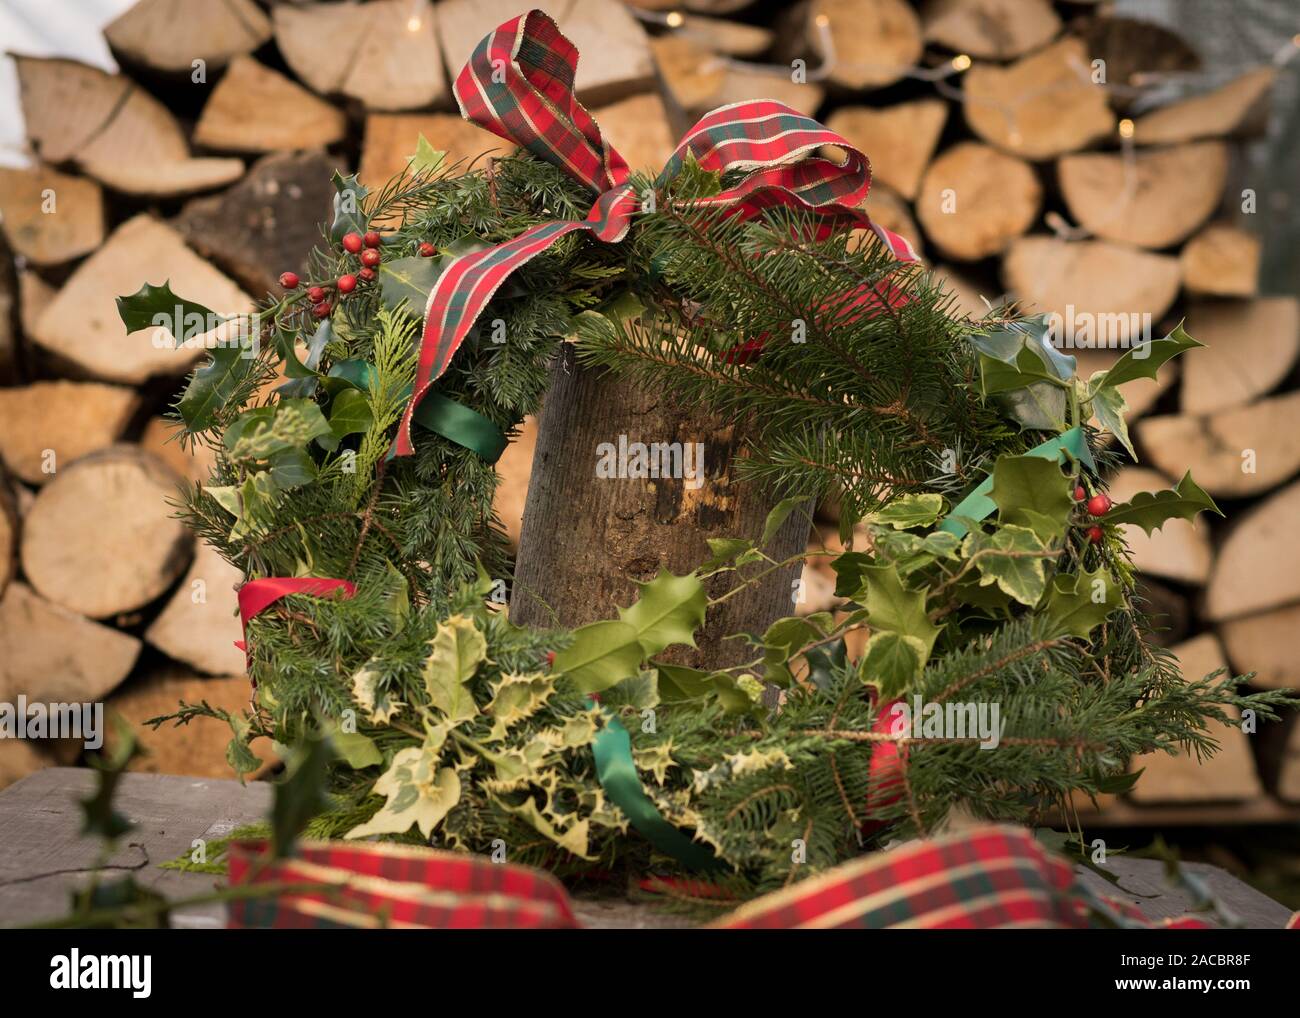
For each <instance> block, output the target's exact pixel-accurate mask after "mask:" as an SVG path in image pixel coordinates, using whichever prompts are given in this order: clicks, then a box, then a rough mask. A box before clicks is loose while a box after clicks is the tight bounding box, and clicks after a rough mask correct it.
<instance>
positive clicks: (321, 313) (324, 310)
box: [312, 300, 330, 318]
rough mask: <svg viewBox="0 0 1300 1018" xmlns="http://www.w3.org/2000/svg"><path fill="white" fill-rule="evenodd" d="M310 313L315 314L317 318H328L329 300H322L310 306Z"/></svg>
mask: <svg viewBox="0 0 1300 1018" xmlns="http://www.w3.org/2000/svg"><path fill="white" fill-rule="evenodd" d="M312 313H313V314H315V315H316V317H317V318H328V317H329V313H330V302H329V301H327V300H323V301H321V302H320V303H319V304H316V305H314V306H313V307H312Z"/></svg>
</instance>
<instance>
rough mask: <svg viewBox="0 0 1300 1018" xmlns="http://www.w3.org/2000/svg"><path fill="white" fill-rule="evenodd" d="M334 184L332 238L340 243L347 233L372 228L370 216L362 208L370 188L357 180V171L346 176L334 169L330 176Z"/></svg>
mask: <svg viewBox="0 0 1300 1018" xmlns="http://www.w3.org/2000/svg"><path fill="white" fill-rule="evenodd" d="M330 181H331V182H332V183H333V184H334V190H335V192H337V193H336V194H335V195H334V221H333V222H332V223H330V240H332V241H334V242H335V243H338V242H339V241H340V240H342V239H343V235H344V234H345V233H365V232H366V230H368V229H369V228H370V217H369V216H367V215H366V213H365V212H364V211H363V210H362V203H363V202H364V201H365V198H366V196H367V195H368V194H370V191H369V189H368V188H367V187H366V186H365V185H364V184H363V183H361V182H360V181H359V180H357V175H356V174H355V173H350V174H348V175H347V176H346V177H345V176H343V174H341V173H339V171H338V170H335V171H334V175H333V176H332V177H330Z"/></svg>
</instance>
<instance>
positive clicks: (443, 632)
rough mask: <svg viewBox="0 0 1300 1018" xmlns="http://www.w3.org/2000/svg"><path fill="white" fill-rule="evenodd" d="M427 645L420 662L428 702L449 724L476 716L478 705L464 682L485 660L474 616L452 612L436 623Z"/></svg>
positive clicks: (485, 654) (485, 650)
mask: <svg viewBox="0 0 1300 1018" xmlns="http://www.w3.org/2000/svg"><path fill="white" fill-rule="evenodd" d="M429 648H430V653H429V656H428V657H427V658H426V659H425V662H424V687H425V689H426V690H427V691H428V693H429V701H430V703H432V704H433V706H434V707H436V708H437V709H438V710H440V711H442V712H443V713H444V714H445V715H447V719H448V721H450V722H451V723H452V724H453V725H456V724H459V723H461V722H462V721H468V720H470V719H471V718H473V717H476V716H477V715H478V707H477V705H476V704H475V703H474V696H473V694H472V693H471V692H470V690H469V686H468V685H467V683H468V682H469V680H470V679H471V678H472V677H473V675H474V673H475V672H476V671H478V666H479V665H480V664H482V663H483V662H484V661H485V660H487V641H486V640H485V639H484V638H483V634H482V633H481V632H479V629H478V627H477V626H476V625H474V620H473V619H471V618H469V617H468V616H465V615H452V616H451V617H450V618H448V619H447V620H446V621H445V622H441V623H439V625H438V632H437V633H436V634H434V637H433V639H432V640H430V641H429Z"/></svg>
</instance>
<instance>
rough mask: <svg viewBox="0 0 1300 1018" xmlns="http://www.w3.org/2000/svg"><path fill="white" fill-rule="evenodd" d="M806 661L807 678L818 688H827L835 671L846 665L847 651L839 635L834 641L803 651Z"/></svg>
mask: <svg viewBox="0 0 1300 1018" xmlns="http://www.w3.org/2000/svg"><path fill="white" fill-rule="evenodd" d="M804 660H805V661H807V662H808V680H809V681H810V682H811V683H812V684H813V685H814V686H816V687H817V688H818V689H822V690H825V689H829V688H830V687H831V684H832V683H833V682H834V681H835V673H836V672H837V671H843V670H844V669H845V668H846V667H848V663H849V652H848V648H847V647H845V645H844V638H843V637H840V638H839V639H838V640H836V641H835V642H834V643H829V644H826V645H824V646H821V647H813V648H811V649H810V650H807V651H805V652H804Z"/></svg>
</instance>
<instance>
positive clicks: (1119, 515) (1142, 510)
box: [1105, 470, 1223, 534]
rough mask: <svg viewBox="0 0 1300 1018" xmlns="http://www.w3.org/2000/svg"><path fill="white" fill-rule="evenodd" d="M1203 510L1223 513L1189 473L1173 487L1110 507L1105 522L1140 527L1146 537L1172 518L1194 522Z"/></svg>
mask: <svg viewBox="0 0 1300 1018" xmlns="http://www.w3.org/2000/svg"><path fill="white" fill-rule="evenodd" d="M1203 511H1209V512H1212V513H1216V514H1217V515H1219V516H1222V515H1223V512H1222V511H1221V510H1220V509H1219V507H1218V506H1217V505H1215V504H1214V499H1212V498H1211V497H1210V496H1209V495H1208V494H1207V493H1206V492H1205V490H1204V489H1202V488H1201V486H1200V485H1199V484H1197V483H1196V482H1195V481H1193V480H1192V473H1191V471H1190V470H1189V471H1188V472H1187V473H1185V474H1183V479H1182V480H1181V481H1179V482H1178V486H1177V487H1176V488H1166V489H1165V490H1164V491H1155V492H1151V491H1139V492H1138V493H1137V494H1136V495H1134V496H1133V497H1132V498H1131V499H1129V500H1128V501H1127V502H1123V503H1121V504H1120V505H1117V506H1112V507H1111V510H1110V512H1108V513H1107V514H1106V517H1105V519H1106V522H1107V523H1132V524H1135V525H1136V526H1139V527H1141V528H1142V529H1143V530H1145V531H1146V532H1147V533H1148V534H1150V533H1151V532H1152V531H1154V530H1159V529H1160V528H1161V527H1162V526H1164V525H1165V524H1166V523H1167V522H1169V521H1170V520H1173V519H1180V520H1193V519H1195V518H1196V514H1197V513H1199V512H1203Z"/></svg>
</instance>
